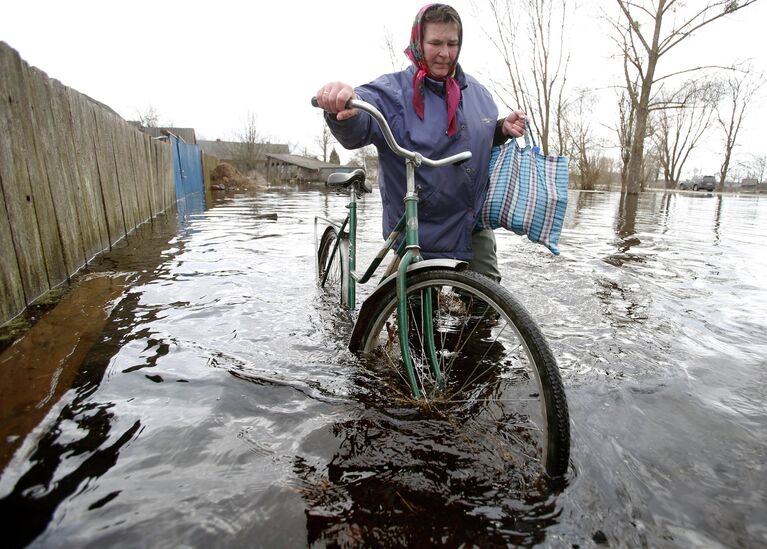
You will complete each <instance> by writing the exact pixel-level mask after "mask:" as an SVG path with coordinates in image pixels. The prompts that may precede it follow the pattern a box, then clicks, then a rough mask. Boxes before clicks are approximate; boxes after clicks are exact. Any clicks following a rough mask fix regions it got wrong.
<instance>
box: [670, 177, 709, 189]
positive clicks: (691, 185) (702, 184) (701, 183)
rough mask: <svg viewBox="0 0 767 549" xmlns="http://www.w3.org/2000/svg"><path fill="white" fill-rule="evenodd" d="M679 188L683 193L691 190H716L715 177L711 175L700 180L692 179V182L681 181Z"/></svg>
mask: <svg viewBox="0 0 767 549" xmlns="http://www.w3.org/2000/svg"><path fill="white" fill-rule="evenodd" d="M679 188H680V189H682V190H683V191H686V190H688V189H692V190H693V191H698V190H700V191H713V190H714V189H716V177H714V176H713V175H704V176H703V177H702V178H700V179H694V180H692V181H681V182H680V183H679Z"/></svg>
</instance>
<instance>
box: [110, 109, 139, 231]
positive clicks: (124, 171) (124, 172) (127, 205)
mask: <svg viewBox="0 0 767 549" xmlns="http://www.w3.org/2000/svg"><path fill="white" fill-rule="evenodd" d="M109 121H110V122H111V123H110V129H111V131H112V145H113V147H114V149H113V151H114V157H115V164H116V166H117V184H118V185H119V188H120V200H121V201H122V205H123V216H124V218H125V231H126V233H130V232H131V231H133V229H135V228H136V226H137V225H138V224H139V218H138V202H137V200H136V180H135V176H134V175H133V170H132V169H131V165H130V161H129V157H130V153H129V152H128V143H127V132H126V129H125V127H124V126H123V125H121V124H115V123H114V117H113V116H112V115H109Z"/></svg>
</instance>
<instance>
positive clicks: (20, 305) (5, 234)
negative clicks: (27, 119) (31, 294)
mask: <svg viewBox="0 0 767 549" xmlns="http://www.w3.org/2000/svg"><path fill="white" fill-rule="evenodd" d="M12 101H13V96H12V95H10V94H8V93H6V89H5V87H4V82H3V81H2V80H0V191H1V190H3V189H4V188H5V187H6V186H11V185H16V176H15V174H14V166H13V164H14V162H13V146H12V144H11V130H10V127H11V122H10V112H11V106H12V105H11V102H12ZM5 195H6V193H5V191H3V192H0V208H2V211H3V212H7V211H8V208H7V206H6V204H5ZM0 257H2V258H3V266H2V267H1V268H0V295H1V296H2V300H0V315H1V316H0V319H9V318H13V317H15V316H16V315H17V314H19V313H20V312H21V311H22V310H23V309H24V307H25V305H26V303H25V302H24V288H23V287H22V284H21V277H20V276H19V262H18V260H17V259H16V250H15V248H14V246H13V235H12V234H11V224H10V222H9V219H8V216H7V215H0Z"/></svg>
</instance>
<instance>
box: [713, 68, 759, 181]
mask: <svg viewBox="0 0 767 549" xmlns="http://www.w3.org/2000/svg"><path fill="white" fill-rule="evenodd" d="M764 82H765V79H764V75H763V74H762V73H756V74H755V73H753V72H752V71H751V70H750V67H745V69H744V70H743V71H740V70H739V71H734V72H732V73H730V75H729V76H728V77H727V79H726V80H724V82H722V97H721V103H720V104H719V107H718V108H717V120H718V122H719V126H720V127H721V128H722V130H723V131H724V160H723V161H722V167H721V169H720V170H719V186H718V190H719V191H722V190H723V189H724V181H725V179H727V172H728V170H729V169H730V161H731V160H732V152H733V149H734V148H735V145H736V142H737V139H738V133H739V132H740V127H741V124H742V123H743V117H744V115H745V113H746V109H748V107H749V105H750V104H751V100H752V99H753V97H754V95H755V94H756V92H757V91H758V90H759V88H760V87H761V86H762V85H763V84H764Z"/></svg>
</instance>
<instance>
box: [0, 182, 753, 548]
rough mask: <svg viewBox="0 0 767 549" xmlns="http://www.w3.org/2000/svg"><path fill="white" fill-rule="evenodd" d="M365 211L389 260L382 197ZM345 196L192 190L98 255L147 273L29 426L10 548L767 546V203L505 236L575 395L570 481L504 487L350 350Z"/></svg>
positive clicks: (626, 205)
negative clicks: (324, 295)
mask: <svg viewBox="0 0 767 549" xmlns="http://www.w3.org/2000/svg"><path fill="white" fill-rule="evenodd" d="M360 209H361V215H362V221H361V226H360V230H361V232H362V234H364V235H365V240H364V242H363V243H362V244H361V246H360V247H361V255H362V257H368V258H369V257H371V255H372V254H373V253H374V251H375V250H376V249H377V246H378V244H379V239H380V232H379V227H380V225H379V223H380V222H379V219H380V202H379V200H378V199H377V198H376V197H375V196H373V197H372V198H371V197H368V198H366V199H365V201H364V203H363V204H362V205H361V208H360ZM343 211H344V210H343V201H342V199H341V198H340V197H337V196H335V195H332V194H326V193H324V192H321V191H317V190H314V189H305V190H288V189H284V188H270V189H269V190H268V191H264V192H262V193H260V194H258V195H257V196H236V195H232V196H223V195H222V196H218V197H215V198H214V200H213V201H212V202H211V203H209V204H208V207H207V208H206V207H205V205H204V204H203V203H202V202H201V201H200V200H198V201H190V202H188V203H182V204H180V207H179V211H178V213H177V215H176V214H174V215H171V216H167V217H165V218H163V219H160V220H157V221H156V222H155V223H153V224H150V225H147V226H144V227H143V228H142V229H141V230H139V231H138V232H137V233H136V234H135V235H132V236H131V237H130V238H129V239H128V241H127V242H126V243H124V245H123V246H122V247H121V248H120V249H117V250H115V251H113V252H112V253H110V254H109V255H108V256H107V257H105V258H104V259H103V261H101V262H100V263H99V264H98V265H96V266H94V267H93V271H95V272H98V273H99V274H101V275H102V276H103V275H104V274H114V275H119V276H121V277H127V280H128V281H129V282H128V284H127V286H126V287H124V288H123V290H122V291H123V294H122V297H121V298H120V299H119V300H118V301H117V302H110V308H109V311H110V315H109V318H108V321H107V322H106V325H105V326H104V327H103V331H102V332H101V335H100V337H99V338H98V340H97V341H96V342H95V343H94V344H93V345H92V346H90V348H89V351H88V352H87V354H86V355H85V356H84V358H82V361H81V365H80V367H79V369H77V370H76V371H75V373H74V374H72V375H71V386H70V388H69V389H68V390H67V391H66V392H63V394H61V396H60V397H58V400H56V402H55V403H51V404H50V406H49V408H48V411H47V413H46V414H45V415H44V418H43V419H42V420H41V422H40V423H39V424H37V426H36V427H35V428H34V429H33V430H32V431H31V432H29V433H27V432H21V433H17V434H15V435H13V436H15V437H18V438H15V439H14V440H15V441H16V442H14V444H16V445H17V446H18V449H17V450H16V452H15V454H14V456H13V458H12V459H11V461H10V463H9V464H8V465H7V466H6V467H5V469H4V470H3V472H2V477H0V516H2V517H3V521H4V523H6V524H8V525H13V527H12V528H10V530H12V533H11V537H10V538H6V543H9V544H11V545H16V546H18V545H25V544H29V543H32V544H34V545H36V546H43V547H50V546H77V547H103V546H126V547H133V546H148V547H153V546H154V547H165V546H196V547H209V546H227V547H238V546H242V547H302V546H306V545H318V546H324V545H341V546H345V545H352V546H353V545H364V546H380V545H384V546H395V545H405V544H408V545H412V546H415V545H416V544H417V545H424V544H432V545H434V544H445V545H449V546H457V545H461V544H465V545H467V546H471V545H472V544H474V545H476V546H482V547H487V546H497V545H515V544H516V545H527V546H532V545H536V544H542V545H545V546H552V547H572V546H579V547H589V546H595V545H600V544H609V545H610V546H613V547H640V546H647V547H717V546H726V547H759V546H764V545H765V544H767V526H766V524H767V521H766V520H765V518H767V500H766V499H765V498H766V496H765V494H767V480H765V479H767V471H765V465H764V463H765V460H764V456H765V453H766V451H767V404H765V396H766V394H767V368H765V366H767V364H765V363H766V362H767V358H765V357H767V315H765V311H766V310H767V287H765V282H764V281H765V275H767V254H765V245H764V240H765V237H767V201H765V200H763V199H759V198H758V197H732V196H724V197H721V196H717V195H714V194H701V193H698V194H694V193H687V194H685V193H680V194H661V193H658V194H654V193H646V194H643V195H642V196H641V197H639V199H638V200H637V199H635V200H633V201H632V200H631V199H626V200H622V199H621V197H620V195H617V194H609V193H604V194H603V193H573V194H571V196H570V207H569V211H568V217H567V220H566V228H565V232H564V235H563V238H562V240H561V242H560V244H561V248H562V255H561V256H560V257H557V258H555V257H553V256H551V255H550V254H548V252H547V251H546V250H545V249H544V248H541V247H536V246H534V245H531V244H529V243H527V242H526V241H525V240H524V239H523V238H520V237H517V236H515V235H512V234H506V233H503V234H501V233H499V234H498V246H499V250H500V261H501V270H502V272H503V275H504V284H505V285H506V286H507V287H508V288H509V289H511V290H512V291H513V292H514V293H515V294H516V295H517V296H518V297H519V298H520V299H521V300H522V301H523V302H524V303H525V304H526V306H527V307H528V309H529V310H530V311H531V312H532V313H533V315H534V316H535V317H536V318H537V319H538V320H539V321H540V324H541V326H542V328H543V330H544V332H545V333H546V334H547V336H548V338H549V341H550V343H551V345H552V348H553V350H554V352H555V354H556V356H557V359H558V361H559V363H560V367H561V370H562V374H563V377H564V381H565V385H566V388H567V392H568V399H569V403H570V408H571V423H572V434H573V448H572V468H571V473H570V475H569V477H568V479H567V484H566V486H564V487H563V488H562V490H561V491H560V492H552V491H551V490H549V489H547V488H546V487H542V486H528V487H526V488H525V489H522V490H520V489H518V488H515V489H511V488H509V487H510V486H513V485H514V482H513V481H514V479H513V478H512V476H513V474H512V473H511V472H509V471H505V470H504V469H503V468H499V467H498V464H497V460H496V459H495V458H496V456H493V455H487V456H482V457H481V458H480V459H477V458H476V457H471V458H470V457H469V456H467V455H465V454H464V453H463V452H462V450H461V446H460V443H459V442H458V441H455V440H450V439H446V438H442V439H441V438H440V437H439V433H434V432H430V431H429V430H430V429H431V426H430V425H429V423H428V421H426V420H425V419H424V418H423V416H422V415H421V414H419V413H418V410H417V409H414V408H412V407H410V406H408V405H407V403H401V402H399V403H398V402H393V401H392V399H391V398H390V397H391V394H390V393H388V392H387V391H386V389H385V388H383V387H381V386H380V384H378V383H376V380H375V378H374V377H373V376H372V375H371V374H369V373H368V371H367V370H366V369H365V368H364V367H362V366H361V365H360V364H359V362H357V361H356V360H355V359H354V358H353V357H352V356H350V355H349V354H348V353H347V352H346V350H345V344H346V338H347V336H348V335H349V333H350V330H351V326H352V324H351V321H350V319H349V318H348V316H347V315H345V314H343V313H340V312H339V311H337V310H336V309H335V308H334V307H332V305H331V304H329V303H327V302H325V301H323V300H322V299H321V298H320V296H318V293H317V291H316V289H315V286H314V281H313V270H314V263H313V230H314V228H313V222H312V219H313V216H314V215H315V214H320V215H332V216H336V215H340V214H341V213H342V212H343ZM123 279H124V278H123ZM368 291H369V288H363V289H362V294H363V297H364V294H365V293H366V292H368ZM77 322H78V318H77V317H76V316H75V318H72V323H77ZM61 329H62V330H66V328H65V324H64V325H62V327H61ZM15 360H23V358H17V359H15ZM7 366H8V365H7V364H6V365H4V367H7ZM13 436H12V437H11V438H13ZM19 440H21V442H19ZM8 530H9V529H6V532H7V531H8Z"/></svg>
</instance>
